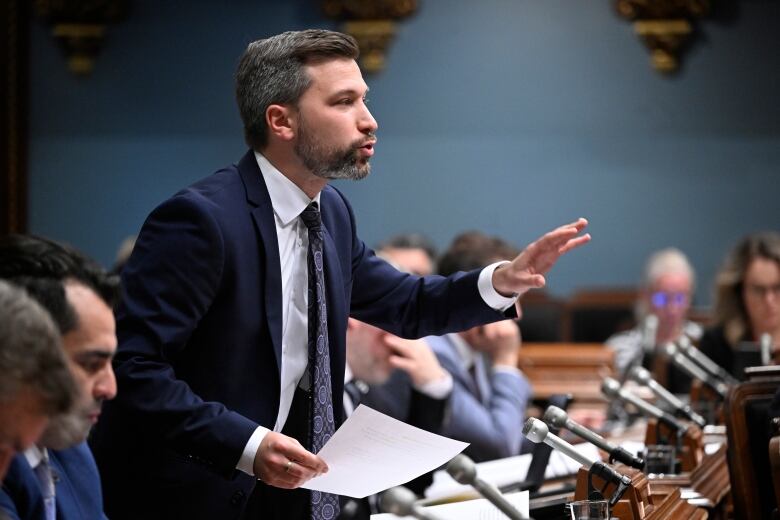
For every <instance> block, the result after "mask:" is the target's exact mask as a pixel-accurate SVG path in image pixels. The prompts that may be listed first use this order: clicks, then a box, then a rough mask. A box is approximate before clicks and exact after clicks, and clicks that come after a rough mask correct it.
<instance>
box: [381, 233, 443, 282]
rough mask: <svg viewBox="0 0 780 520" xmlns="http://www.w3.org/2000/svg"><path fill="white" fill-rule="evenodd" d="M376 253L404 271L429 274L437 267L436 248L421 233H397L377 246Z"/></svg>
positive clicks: (423, 274)
mask: <svg viewBox="0 0 780 520" xmlns="http://www.w3.org/2000/svg"><path fill="white" fill-rule="evenodd" d="M376 254H377V255H378V256H380V257H382V258H384V259H385V260H387V261H389V262H390V263H392V264H393V265H396V266H398V267H399V268H400V269H401V270H402V271H406V272H407V273H411V274H416V275H418V276H427V275H429V274H432V273H433V272H434V270H435V267H436V248H435V247H434V246H433V244H432V243H431V241H430V240H428V239H427V238H426V237H424V236H423V235H421V234H419V233H409V234H406V235H396V236H394V237H392V238H389V239H388V240H385V241H384V242H382V243H381V244H379V247H377V248H376Z"/></svg>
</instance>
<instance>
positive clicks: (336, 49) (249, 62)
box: [236, 29, 360, 151]
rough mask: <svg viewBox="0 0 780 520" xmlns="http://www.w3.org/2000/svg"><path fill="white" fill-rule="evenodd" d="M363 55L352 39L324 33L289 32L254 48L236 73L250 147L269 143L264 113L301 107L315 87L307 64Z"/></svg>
mask: <svg viewBox="0 0 780 520" xmlns="http://www.w3.org/2000/svg"><path fill="white" fill-rule="evenodd" d="M359 54H360V51H359V49H358V45H357V42H356V41H355V39H354V38H352V37H351V36H349V35H346V34H342V33H339V32H334V31H326V30H323V29H308V30H305V31H288V32H285V33H282V34H277V35H276V36H272V37H270V38H266V39H264V40H257V41H254V42H252V43H250V44H249V46H248V47H247V49H246V50H245V51H244V54H243V55H242V56H241V60H240V61H239V64H238V70H237V71H236V101H237V102H238V110H239V112H240V113H241V120H242V121H243V122H244V138H245V139H246V142H247V144H248V145H249V146H250V147H251V148H252V149H253V150H256V151H260V150H262V149H263V148H265V146H266V144H268V126H267V125H266V122H265V112H266V110H267V109H268V107H269V106H270V105H274V104H279V105H296V104H297V103H298V100H299V99H300V97H301V96H302V95H303V93H304V92H305V91H306V89H307V88H309V86H310V85H311V78H309V77H308V75H307V74H306V71H305V70H304V68H303V67H304V65H306V64H309V63H312V62H317V61H325V60H329V59H338V58H346V59H353V60H356V59H357V58H358V55H359Z"/></svg>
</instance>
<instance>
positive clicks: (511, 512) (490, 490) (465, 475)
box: [445, 453, 525, 520]
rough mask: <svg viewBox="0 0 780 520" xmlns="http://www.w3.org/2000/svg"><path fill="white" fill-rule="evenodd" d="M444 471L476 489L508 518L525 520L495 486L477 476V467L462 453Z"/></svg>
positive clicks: (461, 482)
mask: <svg viewBox="0 0 780 520" xmlns="http://www.w3.org/2000/svg"><path fill="white" fill-rule="evenodd" d="M445 469H446V470H447V473H449V474H450V476H451V477H452V478H454V479H455V480H456V481H457V482H459V483H460V484H466V485H468V486H471V487H473V488H474V489H476V490H477V492H478V493H479V494H480V495H482V496H483V497H485V498H486V499H487V500H488V501H489V502H490V503H491V504H493V505H494V506H496V507H497V508H498V509H499V510H500V511H501V512H502V513H504V515H506V516H507V517H508V518H511V519H512V520H525V517H523V515H521V514H520V511H518V510H517V509H515V507H514V506H513V505H512V504H510V503H509V501H508V500H507V499H506V498H504V495H502V494H501V492H500V491H499V490H498V489H497V488H496V487H495V486H493V485H492V484H490V483H488V482H486V481H484V480H482V479H481V478H479V477H478V476H477V467H476V465H475V464H474V461H473V460H471V459H470V458H468V457H467V456H465V455H463V454H462V453H461V454H458V455H455V457H454V458H453V459H452V460H451V461H450V462H449V463H448V464H447V467H446V468H445Z"/></svg>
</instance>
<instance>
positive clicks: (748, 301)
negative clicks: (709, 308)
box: [700, 231, 780, 377]
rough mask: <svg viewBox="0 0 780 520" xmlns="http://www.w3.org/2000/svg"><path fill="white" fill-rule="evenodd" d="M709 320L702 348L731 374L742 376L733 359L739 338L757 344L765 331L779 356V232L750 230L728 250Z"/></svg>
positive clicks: (716, 282) (774, 355)
mask: <svg viewBox="0 0 780 520" xmlns="http://www.w3.org/2000/svg"><path fill="white" fill-rule="evenodd" d="M713 321H714V322H713V326H712V327H710V328H708V329H707V330H706V331H705V332H704V336H703V337H702V339H701V343H700V348H701V350H702V352H704V353H705V354H706V355H707V356H709V357H710V358H711V359H712V360H713V361H715V362H716V363H717V364H718V365H720V366H721V367H723V368H724V369H726V370H727V371H729V373H731V374H732V375H734V376H736V377H741V374H738V373H737V372H738V367H737V366H736V363H735V349H736V348H737V347H738V345H739V343H740V342H743V341H747V342H754V343H758V342H759V341H760V339H761V337H762V335H764V334H768V335H769V338H770V341H771V344H772V346H773V357H774V359H775V362H776V363H777V362H778V361H780V359H778V358H779V357H780V355H779V353H778V346H780V234H778V233H776V232H773V231H772V232H770V231H767V232H761V233H755V234H751V235H748V236H746V237H744V238H743V239H742V240H740V241H739V243H738V244H737V245H736V246H735V247H734V249H733V250H732V251H731V252H730V253H729V255H728V257H727V258H726V260H725V263H724V264H723V267H722V268H721V270H720V272H719V273H718V275H717V277H716V281H715V311H714V320H713Z"/></svg>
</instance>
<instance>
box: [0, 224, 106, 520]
mask: <svg viewBox="0 0 780 520" xmlns="http://www.w3.org/2000/svg"><path fill="white" fill-rule="evenodd" d="M0 278H5V279H8V280H11V281H13V282H15V283H17V284H19V285H22V286H23V287H24V288H25V289H27V291H28V292H29V293H30V294H31V295H32V296H33V297H34V298H36V299H37V300H38V301H39V302H40V303H41V304H42V305H43V306H44V307H45V308H46V309H47V310H48V311H49V313H50V314H51V316H52V318H54V321H55V323H56V324H57V327H58V328H59V332H60V335H61V336H62V347H63V351H64V353H65V355H66V356H65V357H66V360H67V362H68V368H69V370H70V373H71V374H72V376H73V379H74V380H75V382H76V386H77V387H78V399H77V402H76V405H75V406H74V407H73V408H72V410H70V411H69V412H68V413H65V414H62V415H59V416H57V417H56V418H55V419H53V420H52V421H51V422H50V423H49V425H48V426H47V428H46V430H45V431H44V433H43V435H42V436H41V439H40V441H39V442H38V443H37V444H36V445H33V446H31V447H30V448H28V449H27V450H25V452H24V453H23V454H19V455H17V456H16V457H14V460H13V462H12V463H11V467H10V469H9V471H8V476H7V478H6V481H5V482H4V484H3V489H2V492H0V509H3V510H5V512H6V513H8V514H9V515H10V516H11V517H12V518H19V519H22V520H24V519H29V520H37V519H39V518H40V519H44V518H45V519H47V520H48V519H53V518H55V517H56V518H59V519H60V520H68V519H81V518H90V519H99V518H105V515H104V514H103V496H102V491H101V485H100V476H99V474H98V470H97V466H96V464H95V459H94V458H93V456H92V452H91V451H90V449H89V447H88V446H87V443H86V439H87V435H88V434H89V431H90V429H91V428H92V426H93V425H94V424H95V423H96V422H97V420H98V418H99V417H100V413H101V408H102V405H103V402H104V401H106V400H109V399H112V398H113V397H114V396H115V395H116V380H115V378H114V372H113V370H112V368H111V359H112V358H113V355H114V352H115V350H116V345H117V340H116V334H115V326H114V314H113V311H112V307H113V303H114V301H115V299H116V298H117V289H118V286H117V284H116V280H115V279H113V278H111V277H109V276H108V275H107V273H106V272H105V271H104V270H103V269H102V268H101V267H100V266H99V265H98V264H97V263H95V262H94V261H92V260H91V259H89V258H87V257H86V256H84V255H82V254H81V253H79V252H78V251H76V250H74V249H72V248H70V247H67V246H63V245H61V244H57V243H55V242H52V241H50V240H46V239H44V238H39V237H33V236H24V235H10V236H8V237H4V238H2V239H0ZM44 515H45V516H44Z"/></svg>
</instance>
